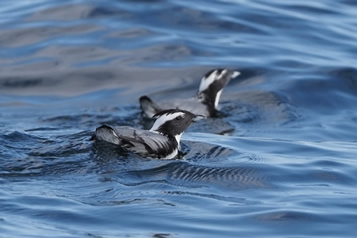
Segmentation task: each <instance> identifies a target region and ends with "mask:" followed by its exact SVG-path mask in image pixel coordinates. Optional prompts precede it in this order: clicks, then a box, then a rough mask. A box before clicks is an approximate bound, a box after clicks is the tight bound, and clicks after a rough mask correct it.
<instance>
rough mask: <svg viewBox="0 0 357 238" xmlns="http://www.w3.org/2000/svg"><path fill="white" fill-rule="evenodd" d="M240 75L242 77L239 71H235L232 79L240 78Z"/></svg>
mask: <svg viewBox="0 0 357 238" xmlns="http://www.w3.org/2000/svg"><path fill="white" fill-rule="evenodd" d="M239 75H240V72H239V71H233V73H232V76H231V78H232V79H233V78H235V77H238V76H239Z"/></svg>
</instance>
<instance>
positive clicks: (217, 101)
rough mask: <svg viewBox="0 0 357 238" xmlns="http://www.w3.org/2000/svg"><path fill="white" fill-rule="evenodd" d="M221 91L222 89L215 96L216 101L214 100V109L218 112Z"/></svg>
mask: <svg viewBox="0 0 357 238" xmlns="http://www.w3.org/2000/svg"><path fill="white" fill-rule="evenodd" d="M222 91H223V88H222V89H221V90H219V91H218V93H217V94H216V99H215V100H214V108H215V109H217V110H218V103H219V99H220V98H221V94H222Z"/></svg>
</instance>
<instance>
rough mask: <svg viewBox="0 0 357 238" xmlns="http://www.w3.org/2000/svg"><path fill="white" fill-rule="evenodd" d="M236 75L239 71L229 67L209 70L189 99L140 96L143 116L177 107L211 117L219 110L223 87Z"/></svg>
mask: <svg viewBox="0 0 357 238" xmlns="http://www.w3.org/2000/svg"><path fill="white" fill-rule="evenodd" d="M238 75H240V72H238V71H234V70H229V69H223V68H220V69H213V70H210V71H209V72H207V73H206V74H205V75H204V76H203V77H202V79H201V83H200V86H199V88H198V92H197V94H196V96H195V97H193V98H189V99H181V100H180V99H177V100H170V101H166V102H154V101H152V100H151V99H150V98H149V97H148V96H142V97H140V99H139V102H140V107H141V110H142V112H143V116H144V117H148V118H150V117H152V116H153V115H155V114H156V113H158V112H160V111H163V110H166V109H168V108H177V109H182V110H186V111H190V112H192V113H193V114H195V115H202V116H204V117H212V116H213V115H214V113H215V112H216V111H218V110H219V108H218V104H219V100H220V97H221V94H222V91H223V88H224V87H225V86H226V85H227V84H228V82H229V81H230V80H231V79H232V78H235V77H237V76H238Z"/></svg>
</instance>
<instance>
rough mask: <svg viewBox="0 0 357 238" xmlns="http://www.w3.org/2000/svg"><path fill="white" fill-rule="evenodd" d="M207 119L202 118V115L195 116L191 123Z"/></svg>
mask: <svg viewBox="0 0 357 238" xmlns="http://www.w3.org/2000/svg"><path fill="white" fill-rule="evenodd" d="M206 118H207V117H205V116H203V115H195V117H194V118H193V119H192V121H199V120H202V119H206Z"/></svg>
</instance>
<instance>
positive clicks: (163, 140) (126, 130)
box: [112, 126, 177, 157]
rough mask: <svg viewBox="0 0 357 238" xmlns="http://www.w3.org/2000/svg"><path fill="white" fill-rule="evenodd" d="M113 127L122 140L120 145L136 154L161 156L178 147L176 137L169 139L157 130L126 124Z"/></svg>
mask: <svg viewBox="0 0 357 238" xmlns="http://www.w3.org/2000/svg"><path fill="white" fill-rule="evenodd" d="M112 129H113V132H114V134H116V136H117V137H118V138H119V140H120V144H119V145H121V147H123V148H124V149H126V150H128V151H130V152H134V153H136V154H140V155H146V156H152V157H160V155H162V156H163V157H164V156H166V155H167V154H170V153H172V152H173V151H174V149H176V148H177V142H176V140H175V139H168V138H167V137H166V136H163V135H160V134H158V133H155V132H151V131H144V130H139V129H134V128H131V127H124V126H122V127H115V128H112ZM148 154H149V155H148Z"/></svg>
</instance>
